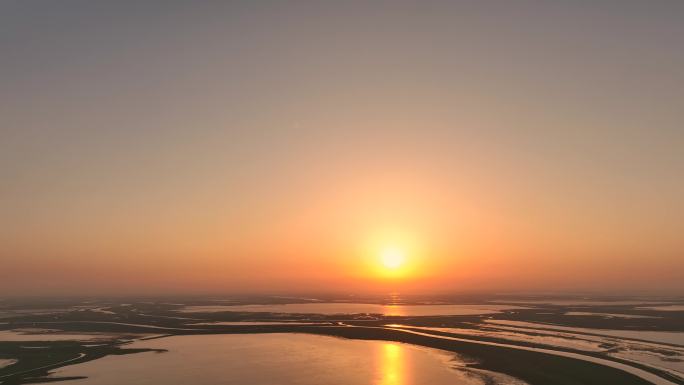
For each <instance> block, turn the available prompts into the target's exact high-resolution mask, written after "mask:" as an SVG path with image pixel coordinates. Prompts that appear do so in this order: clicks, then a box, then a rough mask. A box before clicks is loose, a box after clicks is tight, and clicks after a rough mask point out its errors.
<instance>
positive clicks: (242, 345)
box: [55, 333, 524, 385]
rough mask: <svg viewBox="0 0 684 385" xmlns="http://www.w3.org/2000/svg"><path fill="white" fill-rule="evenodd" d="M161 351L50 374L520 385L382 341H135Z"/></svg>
mask: <svg viewBox="0 0 684 385" xmlns="http://www.w3.org/2000/svg"><path fill="white" fill-rule="evenodd" d="M127 346H130V347H135V348H161V349H168V352H165V353H152V352H148V353H140V354H131V355H125V356H108V357H105V358H102V359H99V360H95V361H90V362H86V363H83V364H78V365H73V366H68V367H65V368H62V369H60V370H58V371H57V373H56V374H55V376H87V377H88V378H87V379H84V380H75V381H65V382H60V383H61V384H65V385H66V384H69V385H72V384H73V385H119V384H141V385H145V384H149V385H152V384H155V385H156V384H164V385H176V384H177V385H187V384H194V385H225V384H236V385H237V384H240V385H244V384H250V385H274V384H279V385H289V384H293V385H294V384H297V385H321V384H326V385H369V384H372V385H419V384H431V385H447V384H449V385H453V384H459V385H484V384H485V383H487V382H486V381H488V380H489V381H491V382H490V383H494V384H502V385H503V384H506V385H520V384H524V382H521V381H518V380H516V379H514V378H512V377H509V376H505V375H502V374H498V373H493V372H487V371H479V370H473V371H470V370H468V369H458V368H457V367H458V366H459V365H460V366H463V365H464V364H465V363H464V361H463V360H460V359H458V358H457V356H455V355H454V354H452V353H447V352H443V351H440V350H434V349H428V348H422V347H416V346H413V345H407V344H400V343H395V342H385V341H359V340H347V339H341V338H334V337H324V336H314V335H307V334H292V333H283V334H246V335H237V334H227V335H196V336H174V337H167V338H161V339H155V340H147V341H138V342H135V343H134V344H131V345H127Z"/></svg>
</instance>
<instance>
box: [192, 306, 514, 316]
mask: <svg viewBox="0 0 684 385" xmlns="http://www.w3.org/2000/svg"><path fill="white" fill-rule="evenodd" d="M514 309H525V308H523V307H520V306H514V305H492V304H482V305H379V304H373V303H337V302H324V303H289V304H266V305H210V306H186V307H185V308H183V309H181V310H180V311H181V312H185V313H209V312H221V311H234V312H255V313H259V312H261V313H289V314H293V313H297V314H326V315H334V314H382V315H386V316H413V317H417V316H437V315H479V314H493V313H500V312H501V311H503V310H514Z"/></svg>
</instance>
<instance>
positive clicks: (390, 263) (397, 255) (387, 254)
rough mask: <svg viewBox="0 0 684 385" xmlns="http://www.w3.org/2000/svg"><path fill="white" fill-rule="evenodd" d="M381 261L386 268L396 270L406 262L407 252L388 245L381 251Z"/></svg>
mask: <svg viewBox="0 0 684 385" xmlns="http://www.w3.org/2000/svg"><path fill="white" fill-rule="evenodd" d="M380 261H381V262H382V265H383V266H384V267H385V268H387V269H390V270H395V269H398V268H400V267H401V266H402V265H403V264H404V262H406V253H405V252H404V251H403V250H401V249H399V248H397V247H387V248H384V249H383V250H382V251H381V252H380Z"/></svg>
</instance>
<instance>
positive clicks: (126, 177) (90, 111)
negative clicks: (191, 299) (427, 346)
mask: <svg viewBox="0 0 684 385" xmlns="http://www.w3.org/2000/svg"><path fill="white" fill-rule="evenodd" d="M644 7H647V5H645V4H641V3H639V2H632V1H614V2H613V1H607V2H605V3H601V4H595V5H592V4H588V3H587V4H574V5H571V4H565V5H562V4H559V3H558V2H547V3H545V4H542V3H541V2H533V1H521V2H519V3H517V4H515V5H513V4H512V3H511V2H509V1H494V2H487V4H484V2H432V1H426V2H422V1H421V2H408V1H407V2H403V1H392V2H383V1H380V2H355V1H350V2H338V3H334V2H332V3H331V2H303V1H302V2H300V1H293V2H259V4H256V3H254V2H250V1H243V2H239V1H238V2H230V4H227V3H225V4H220V3H219V2H175V1H168V2H166V1H165V2H162V1H151V0H146V1H116V2H109V3H106V2H92V1H75V0H67V1H60V2H40V1H21V2H19V1H17V2H8V3H5V4H3V5H1V6H0V25H1V26H2V27H1V28H2V30H3V31H4V32H3V33H2V38H1V39H0V48H1V49H2V52H3V55H2V58H0V63H1V65H0V68H2V69H1V70H0V78H1V80H2V84H3V86H2V87H1V88H0V119H1V120H2V124H1V125H0V134H1V138H0V159H1V162H0V175H2V181H3V182H2V184H1V185H0V228H1V229H2V231H0V244H1V245H2V247H1V248H0V264H1V265H0V292H2V293H3V294H4V295H43V294H84V293H87V294H137V293H142V294H147V293H154V294H161V293H174V294H175V293H238V292H239V293H256V292H262V293H263V292H292V291H299V292H387V291H401V292H416V293H418V292H420V293H427V292H440V293H441V292H459V291H474V290H475V291H506V290H526V291H600V292H603V293H608V292H610V293H623V292H649V293H678V294H681V293H682V291H683V290H684V276H683V275H682V272H683V271H684V255H683V253H684V237H683V236H682V231H683V230H684V219H683V218H684V203H683V200H682V197H684V178H683V177H682V175H684V151H683V150H682V149H683V148H684V130H683V129H682V127H684V115H683V114H682V111H684V105H683V104H682V101H684V84H683V81H684V70H683V69H684V50H683V49H681V48H682V46H681V44H682V43H681V36H683V35H684V24H683V23H682V22H681V20H682V17H684V6H682V4H681V3H679V2H674V1H672V2H667V1H662V2H655V3H652V4H649V5H648V9H645V8H644ZM387 248H395V249H398V250H400V251H401V253H402V254H403V256H404V257H405V258H404V259H405V261H404V263H403V264H402V265H401V266H399V267H398V268H396V269H387V268H386V267H383V265H382V261H381V257H382V253H383V250H385V249H387Z"/></svg>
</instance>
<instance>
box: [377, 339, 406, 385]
mask: <svg viewBox="0 0 684 385" xmlns="http://www.w3.org/2000/svg"><path fill="white" fill-rule="evenodd" d="M379 358H380V373H379V379H378V381H377V382H376V385H402V384H404V383H405V379H406V373H405V371H406V368H405V365H404V358H403V356H402V350H401V346H399V345H397V344H395V343H384V344H382V347H381V350H380V352H379Z"/></svg>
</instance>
